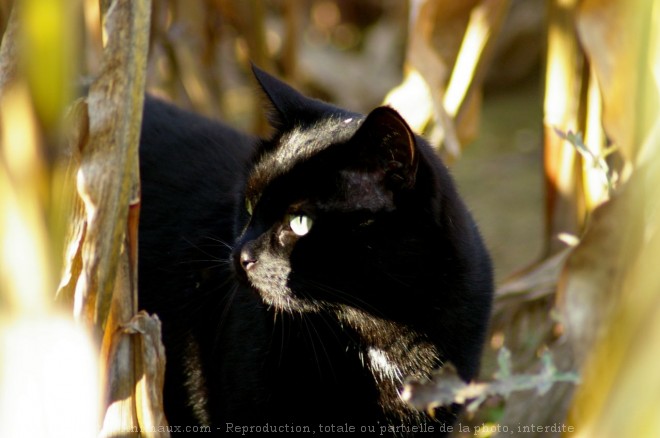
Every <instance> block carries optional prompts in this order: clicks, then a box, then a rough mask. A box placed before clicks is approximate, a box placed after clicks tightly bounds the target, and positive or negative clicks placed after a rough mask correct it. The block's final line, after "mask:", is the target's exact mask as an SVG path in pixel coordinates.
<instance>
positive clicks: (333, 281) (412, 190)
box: [233, 69, 428, 313]
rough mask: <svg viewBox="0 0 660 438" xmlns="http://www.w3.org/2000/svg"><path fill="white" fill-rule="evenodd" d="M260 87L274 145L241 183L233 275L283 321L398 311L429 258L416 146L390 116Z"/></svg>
mask: <svg viewBox="0 0 660 438" xmlns="http://www.w3.org/2000/svg"><path fill="white" fill-rule="evenodd" d="M255 75H256V77H257V80H258V81H259V83H260V85H261V87H262V88H263V90H264V92H265V94H266V96H267V97H268V99H269V100H270V103H271V104H272V107H273V111H272V114H271V124H272V125H273V126H274V127H275V128H276V133H275V135H274V136H273V137H272V139H271V140H270V141H268V142H264V144H263V145H262V147H261V149H260V150H259V151H258V152H257V154H256V157H255V161H254V165H253V167H252V169H251V170H250V172H249V174H248V176H247V180H246V182H245V188H244V193H243V194H244V204H245V207H244V212H243V219H244V222H243V224H244V228H243V229H242V232H241V235H240V236H239V238H238V240H237V242H236V246H235V249H234V252H233V264H234V267H235V270H236V272H237V275H238V276H239V277H242V278H243V280H244V281H247V282H249V283H250V284H251V285H252V286H253V287H254V288H255V289H256V290H257V291H258V292H259V294H260V295H261V297H262V299H263V300H264V302H266V303H267V304H268V305H271V306H273V307H274V308H276V309H278V310H283V311H288V312H306V311H318V310H321V309H333V308H334V309H337V308H338V307H339V306H349V307H350V306H353V307H355V308H359V309H362V310H365V311H369V312H376V313H383V309H382V306H383V305H388V304H387V303H390V304H389V305H391V306H396V305H397V304H396V303H397V302H400V300H399V298H400V297H396V296H395V295H396V293H397V291H401V290H405V289H407V288H409V287H410V286H411V285H412V284H413V283H414V282H415V281H416V280H415V278H413V277H414V276H415V275H416V272H417V270H418V266H417V265H418V258H419V257H424V255H423V254H420V251H419V247H420V245H421V242H419V241H418V239H419V236H420V235H423V234H424V230H423V228H424V227H425V226H426V225H425V223H426V222H425V220H424V219H423V218H421V217H420V216H421V215H424V214H427V213H428V212H426V213H425V212H424V211H422V210H423V208H422V207H420V205H421V204H419V203H418V199H417V195H416V185H417V183H418V177H419V173H420V170H419V168H420V153H419V148H418V144H417V143H418V141H419V139H418V138H417V137H416V136H415V135H414V134H413V132H412V131H411V129H410V128H409V127H408V125H407V124H406V122H405V121H404V120H403V118H402V117H401V116H400V115H399V114H398V113H397V112H396V111H395V110H393V109H391V108H389V107H378V108H376V109H374V110H373V111H371V112H370V113H369V114H368V115H366V116H364V115H361V114H356V113H352V112H348V111H346V110H342V109H339V108H337V107H335V106H332V105H329V104H327V103H324V102H321V101H318V100H314V99H310V98H307V97H305V96H303V95H301V94H300V93H298V92H297V91H295V90H294V89H292V88H291V87H289V86H288V85H286V84H284V83H283V82H281V81H279V80H277V79H275V78H273V77H271V76H269V75H268V74H266V73H265V72H262V71H260V70H258V69H255ZM415 228H416V229H415ZM421 246H423V245H421Z"/></svg>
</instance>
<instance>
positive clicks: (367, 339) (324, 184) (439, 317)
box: [139, 69, 493, 432]
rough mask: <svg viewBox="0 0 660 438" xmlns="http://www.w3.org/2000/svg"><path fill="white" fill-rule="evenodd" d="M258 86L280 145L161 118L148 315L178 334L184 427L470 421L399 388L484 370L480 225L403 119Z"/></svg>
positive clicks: (173, 406)
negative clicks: (430, 412) (403, 394)
mask: <svg viewBox="0 0 660 438" xmlns="http://www.w3.org/2000/svg"><path fill="white" fill-rule="evenodd" d="M255 75H256V77H257V80H258V81H259V83H260V84H261V87H262V89H263V90H264V92H265V94H266V96H267V97H268V99H269V101H270V104H271V105H272V107H273V108H272V111H271V123H272V124H273V126H274V127H275V128H276V132H275V134H274V136H273V137H272V138H271V139H269V140H259V139H256V138H252V137H250V136H247V135H245V134H241V133H238V132H236V131H234V130H232V129H230V128H228V127H226V126H224V125H221V124H219V123H217V122H212V121H209V120H206V119H203V118H201V117H200V116H197V115H193V114H190V113H187V112H184V111H182V110H179V109H175V108H174V107H172V106H170V105H167V104H165V103H162V102H160V101H157V100H155V99H151V98H148V99H147V101H146V104H145V111H144V122H143V128H142V138H141V145H140V158H141V178H142V199H143V200H142V217H141V224H140V265H139V267H140V271H139V275H140V277H139V279H140V283H139V286H140V304H141V306H142V307H143V308H145V309H146V310H148V311H150V312H155V313H157V314H158V315H159V316H160V318H161V319H162V321H163V331H164V333H163V338H164V342H165V347H166V352H167V374H166V382H165V403H166V406H165V407H166V414H167V417H168V419H169V421H170V424H173V425H184V424H210V425H212V426H213V427H217V428H220V430H225V429H226V427H227V423H233V424H235V425H249V424H257V425H263V424H265V423H266V422H269V424H271V425H277V424H293V425H298V426H303V425H310V426H311V427H312V430H315V429H316V428H318V425H319V424H326V425H331V424H335V425H340V424H344V423H346V422H348V423H350V424H353V425H355V426H356V427H357V430H359V428H360V426H362V425H365V426H367V425H373V426H376V427H377V428H378V427H380V426H385V425H388V424H390V425H395V426H400V425H405V426H413V425H419V424H422V423H429V424H433V425H434V426H435V427H436V430H438V426H439V424H440V423H441V422H445V423H450V422H451V421H453V416H454V415H455V413H454V412H452V411H450V410H440V411H438V412H437V415H436V418H435V419H431V418H429V417H427V416H426V414H423V413H419V412H416V411H414V410H413V409H411V408H409V407H408V406H407V405H406V404H405V403H404V402H403V401H402V400H401V398H400V397H399V392H398V391H399V390H400V388H401V384H402V382H403V380H404V379H405V378H406V377H410V376H412V377H419V378H425V377H427V376H429V374H430V373H431V371H432V370H433V369H434V368H437V367H439V366H441V365H442V364H443V363H445V362H447V361H451V362H452V363H453V364H454V365H455V366H456V368H457V370H458V372H459V374H460V375H461V377H462V378H464V379H465V380H469V379H471V378H472V377H474V376H475V375H476V373H477V370H478V365H479V356H480V352H481V348H482V343H483V340H484V335H485V330H486V326H487V321H488V316H489V312H490V305H491V297H492V289H493V287H492V275H491V265H490V260H489V257H488V254H487V252H486V249H485V248H484V245H483V243H482V241H481V238H480V236H479V233H478V230H477V227H476V225H475V224H474V222H473V220H472V218H471V217H470V215H469V213H468V211H467V209H466V208H465V206H464V205H463V202H462V201H461V199H460V197H459V195H458V194H457V192H456V190H455V188H454V183H453V182H452V179H451V177H450V176H449V174H448V172H447V170H446V169H445V166H444V165H443V163H442V162H441V161H440V159H439V158H438V157H437V156H436V154H435V153H434V152H433V151H432V149H431V148H430V147H429V145H428V144H427V143H426V142H425V141H424V140H423V139H422V138H421V137H419V136H416V135H414V134H413V133H412V132H411V131H410V128H408V126H407V125H406V123H405V122H404V121H403V119H402V118H401V117H400V116H399V115H398V114H397V113H396V112H395V111H394V110H392V109H390V108H386V107H381V108H377V109H375V110H374V111H372V112H371V113H370V114H369V115H367V116H363V115H360V114H356V113H352V112H349V111H346V110H343V109H340V108H337V107H334V106H332V105H329V104H327V103H323V102H320V101H317V100H312V99H309V98H306V97H304V96H302V95H301V94H299V93H298V92H296V91H295V90H293V89H292V88H290V87H289V86H287V85H286V84H284V83H282V82H280V81H278V80H277V79H275V78H273V77H271V76H269V75H267V74H266V73H264V72H262V71H260V70H258V69H255ZM298 217H303V218H304V220H308V219H307V218H309V221H310V222H305V223H306V224H307V225H309V224H310V223H311V228H309V227H308V228H309V230H308V232H307V233H306V234H304V235H302V236H299V235H297V234H296V233H295V232H294V231H292V226H293V224H292V223H291V221H292V220H293V219H295V218H298ZM301 220H302V219H301ZM305 231H307V230H305ZM399 432H405V429H404V430H399Z"/></svg>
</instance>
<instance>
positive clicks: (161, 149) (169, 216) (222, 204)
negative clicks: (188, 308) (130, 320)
mask: <svg viewBox="0 0 660 438" xmlns="http://www.w3.org/2000/svg"><path fill="white" fill-rule="evenodd" d="M256 141H257V140H256V138H255V137H252V136H250V135H247V134H244V133H242V132H239V131H237V130H235V129H233V128H231V127H229V126H227V125H225V124H223V123H221V122H218V121H215V120H211V119H208V118H206V117H202V116H200V115H197V114H194V113H192V112H189V111H186V110H183V109H180V108H177V107H175V106H174V105H171V104H169V103H166V102H164V101H162V100H160V99H157V98H154V97H151V96H147V97H146V99H145V104H144V111H143V120H142V131H141V137H140V180H141V212H140V230H139V232H140V254H139V257H140V260H139V263H140V283H141V289H142V290H141V299H143V302H144V303H145V304H148V302H149V301H151V300H150V298H151V295H152V291H153V290H155V289H160V290H161V292H162V293H166V290H168V289H177V290H182V289H185V288H187V287H190V285H189V284H176V285H175V284H172V283H171V282H181V281H188V282H193V281H196V280H195V279H192V278H186V277H187V274H186V272H182V270H188V271H189V272H193V271H195V272H198V271H200V268H203V263H202V264H201V265H200V263H201V262H198V263H196V265H195V266H187V265H189V264H190V263H191V261H201V260H211V259H222V258H226V256H227V254H225V252H226V247H225V246H224V245H225V244H228V243H229V242H231V240H232V239H233V236H232V229H233V215H234V213H233V209H234V204H235V199H236V193H237V187H236V185H237V182H238V181H240V180H241V179H242V173H243V172H244V171H245V168H246V166H247V163H248V162H249V159H250V157H251V155H252V153H253V149H254V147H255V144H256ZM184 262H185V263H184ZM168 281H169V282H170V283H168ZM161 286H166V287H165V288H162V287H161ZM154 293H155V292H154Z"/></svg>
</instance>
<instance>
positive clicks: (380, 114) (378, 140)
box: [354, 106, 418, 188]
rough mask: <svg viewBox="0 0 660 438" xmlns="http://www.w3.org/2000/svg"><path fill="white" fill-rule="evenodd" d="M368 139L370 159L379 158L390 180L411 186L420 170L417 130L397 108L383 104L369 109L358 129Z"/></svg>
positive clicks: (364, 140)
mask: <svg viewBox="0 0 660 438" xmlns="http://www.w3.org/2000/svg"><path fill="white" fill-rule="evenodd" d="M354 138H355V139H356V140H357V141H358V142H359V143H362V144H364V143H366V145H367V150H366V151H367V153H368V155H369V159H370V160H371V159H376V160H377V163H376V164H377V165H379V166H380V167H381V168H382V169H383V170H384V171H385V173H386V176H387V178H388V180H389V181H390V182H391V183H393V184H395V185H397V186H398V187H400V188H411V187H412V186H413V185H414V184H415V177H416V174H417V163H418V157H417V155H418V154H417V149H416V140H415V134H414V133H413V132H412V130H411V129H410V127H409V126H408V124H407V123H406V121H405V120H404V119H403V117H401V115H400V114H399V113H398V112H396V111H395V110H394V109H392V108H390V107H387V106H381V107H378V108H376V109H374V110H373V111H371V112H370V113H369V115H367V118H366V119H365V120H364V122H362V125H361V126H360V128H359V129H358V131H357V132H356V133H355V136H354Z"/></svg>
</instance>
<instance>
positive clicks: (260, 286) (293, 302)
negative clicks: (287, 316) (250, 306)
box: [245, 263, 319, 313]
mask: <svg viewBox="0 0 660 438" xmlns="http://www.w3.org/2000/svg"><path fill="white" fill-rule="evenodd" d="M290 272H291V270H290V268H288V267H283V266H281V267H279V268H278V267H276V266H269V267H266V266H259V263H257V264H255V265H254V266H253V267H251V269H250V270H249V271H247V272H246V273H245V274H246V275H245V280H247V283H248V284H249V285H250V286H251V287H252V289H253V290H255V292H257V293H258V294H259V297H260V298H261V300H262V301H263V302H264V303H265V304H266V305H267V306H269V307H272V308H273V309H275V310H278V311H284V312H288V313H292V312H294V313H300V312H316V311H318V310H319V305H318V303H315V302H313V301H312V300H310V299H306V298H304V297H301V296H300V295H299V294H297V293H296V292H294V290H292V288H291V286H290V283H289V275H290Z"/></svg>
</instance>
